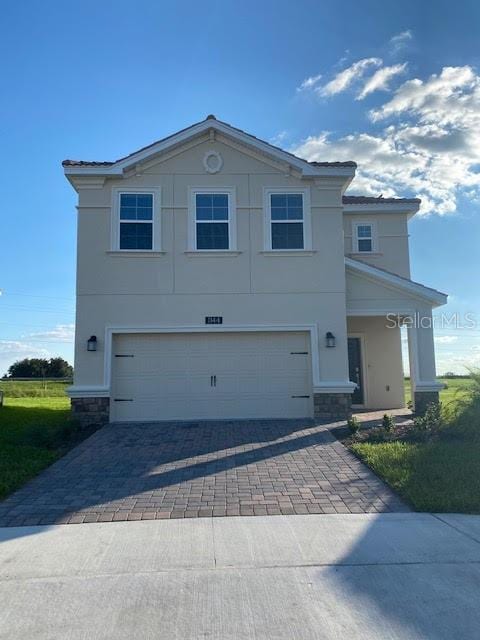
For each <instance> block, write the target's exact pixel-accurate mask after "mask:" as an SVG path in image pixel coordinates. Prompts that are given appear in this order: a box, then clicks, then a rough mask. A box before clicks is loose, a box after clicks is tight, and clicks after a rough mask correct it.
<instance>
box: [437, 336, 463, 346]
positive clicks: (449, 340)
mask: <svg viewBox="0 0 480 640" xmlns="http://www.w3.org/2000/svg"><path fill="white" fill-rule="evenodd" d="M457 340H458V337H457V336H435V342H438V344H453V343H454V342H457Z"/></svg>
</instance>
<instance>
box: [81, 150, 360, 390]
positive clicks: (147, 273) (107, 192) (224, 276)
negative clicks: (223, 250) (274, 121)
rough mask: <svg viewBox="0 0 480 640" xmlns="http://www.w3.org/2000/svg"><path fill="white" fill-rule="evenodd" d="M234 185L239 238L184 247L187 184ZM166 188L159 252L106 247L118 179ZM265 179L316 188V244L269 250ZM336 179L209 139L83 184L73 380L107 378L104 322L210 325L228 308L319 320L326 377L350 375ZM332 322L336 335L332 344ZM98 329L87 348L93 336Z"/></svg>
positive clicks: (286, 320)
mask: <svg viewBox="0 0 480 640" xmlns="http://www.w3.org/2000/svg"><path fill="white" fill-rule="evenodd" d="M207 150H216V151H218V152H219V153H220V154H221V155H222V158H223V168H222V171H221V172H220V173H218V174H216V175H209V174H207V173H206V172H205V170H204V167H203V157H204V155H205V152H206V151H207ZM232 186H235V187H236V204H237V237H238V241H237V249H238V251H239V252H240V253H239V255H234V256H228V257H217V256H215V257H206V256H200V257H199V256H195V257H193V256H191V255H189V254H188V253H186V251H187V249H188V245H187V224H188V188H189V187H212V188H215V187H232ZM119 187H121V188H135V187H138V188H140V187H141V188H160V189H161V201H162V210H161V219H160V224H161V236H162V246H161V249H162V250H163V251H164V252H165V253H164V254H162V255H156V256H154V257H141V256H134V257H126V256H124V255H122V256H119V255H115V254H112V253H109V250H110V249H111V224H112V218H111V215H112V213H111V202H112V189H115V188H119ZM264 187H286V188H288V187H301V188H309V189H310V198H311V213H312V237H313V241H312V245H313V246H312V250H313V252H312V253H311V255H307V254H303V255H292V256H287V257H285V256H271V255H264V254H263V253H262V251H263V249H264V242H263V235H264V230H263V226H264V212H263V198H264V195H263V189H264ZM343 255H344V251H343V214H342V207H341V181H339V180H337V181H336V182H335V180H332V179H331V178H329V179H321V178H316V182H315V183H314V182H313V180H302V179H300V178H297V177H294V176H292V175H286V173H285V170H284V171H280V170H279V169H278V168H275V167H273V166H271V165H270V164H269V163H268V162H265V163H264V162H261V161H259V160H258V159H256V158H252V157H249V156H247V155H245V154H243V153H240V152H239V151H238V150H236V149H232V148H230V147H229V146H228V145H226V144H224V143H222V142H218V141H215V142H212V141H210V140H208V141H205V142H203V143H201V144H199V145H197V146H195V147H194V148H191V149H188V150H185V151H183V152H182V153H181V154H179V155H177V156H175V157H173V158H171V159H169V160H166V161H164V162H158V161H157V162H151V163H149V165H148V166H147V168H146V169H145V170H144V171H143V170H142V173H141V175H134V174H132V175H131V177H127V178H125V179H123V180H120V179H109V180H108V181H107V182H106V183H105V185H104V187H103V188H95V189H91V188H87V189H81V190H80V194H79V213H78V277H77V294H78V302H77V337H76V357H75V385H76V386H77V385H103V384H104V383H105V380H104V366H103V364H104V363H103V358H104V353H103V349H104V335H105V328H106V327H107V326H115V327H118V326H126V327H144V326H150V327H161V326H179V325H181V326H187V325H197V326H198V325H203V324H204V322H205V316H207V315H221V316H223V318H224V326H226V325H229V326H239V325H262V324H264V325H269V324H270V325H273V324H275V325H278V324H292V325H298V324H301V325H310V324H312V325H313V324H315V325H317V327H318V335H319V338H320V340H319V347H318V354H312V357H313V358H315V357H317V359H318V362H319V369H320V379H321V380H322V381H331V380H332V381H337V382H338V381H346V380H348V370H347V356H346V353H347V351H346V348H347V342H346V319H345V317H346V314H345V269H344V263H343ZM327 331H331V332H333V333H334V334H335V335H336V337H337V347H336V348H335V349H325V347H324V335H325V333H326V332H327ZM91 334H95V335H97V336H98V338H99V350H98V351H97V352H96V353H87V351H86V340H87V339H88V337H89V336H90V335H91Z"/></svg>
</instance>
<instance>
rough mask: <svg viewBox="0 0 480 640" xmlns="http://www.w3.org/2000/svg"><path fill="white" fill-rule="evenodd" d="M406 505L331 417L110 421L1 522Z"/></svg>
mask: <svg viewBox="0 0 480 640" xmlns="http://www.w3.org/2000/svg"><path fill="white" fill-rule="evenodd" d="M381 511H383V512H385V511H408V508H407V507H406V505H404V504H403V503H402V502H401V500H400V499H399V498H398V497H397V496H396V495H395V494H394V493H393V492H392V491H391V490H390V489H389V488H388V487H387V486H386V485H385V484H384V483H383V482H382V481H381V480H379V479H378V478H377V477H376V476H375V475H374V474H373V473H372V472H371V471H369V470H368V469H367V468H366V467H365V466H364V465H363V464H362V463H361V462H360V461H359V460H357V458H355V457H354V456H353V455H352V454H351V453H350V452H349V451H348V450H347V449H345V447H344V446H343V445H342V444H341V443H340V442H338V441H336V440H335V439H334V438H333V436H332V435H331V434H330V433H329V431H328V430H327V429H326V428H325V426H318V425H317V426H312V425H310V424H308V422H305V421H303V422H300V421H292V420H285V421H281V420H280V421H279V420H276V421H246V422H244V421H231V422H211V423H154V424H152V423H149V424H121V425H119V424H116V425H115V424H112V425H108V426H106V427H104V428H103V429H101V430H100V431H97V433H95V434H94V435H93V436H92V437H90V438H89V439H88V440H85V441H84V442H83V443H82V444H81V445H79V446H78V447H76V448H75V449H73V450H72V451H71V452H70V453H68V454H67V455H66V456H65V457H64V458H62V459H61V460H59V461H58V462H57V463H55V464H54V465H53V466H51V467H50V468H49V469H47V470H46V471H44V472H43V473H42V474H41V475H40V476H38V477H37V478H36V479H35V480H33V481H32V482H30V483H29V484H28V485H26V486H25V487H24V488H22V489H20V491H17V493H15V494H14V495H12V496H11V497H10V498H8V499H7V500H5V501H4V502H3V503H2V504H1V505H0V526H13V525H17V526H18V525H32V524H53V523H80V522H109V521H117V520H146V519H155V518H186V517H199V516H200V517H201V516H225V515H227V516H229V515H269V514H305V513H366V512H381Z"/></svg>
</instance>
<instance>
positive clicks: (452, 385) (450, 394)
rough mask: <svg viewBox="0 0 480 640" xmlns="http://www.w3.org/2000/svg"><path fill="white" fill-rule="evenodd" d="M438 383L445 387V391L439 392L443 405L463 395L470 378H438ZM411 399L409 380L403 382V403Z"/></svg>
mask: <svg viewBox="0 0 480 640" xmlns="http://www.w3.org/2000/svg"><path fill="white" fill-rule="evenodd" d="M438 381H439V382H443V384H445V385H446V388H445V389H442V391H440V402H442V403H443V404H445V403H448V402H451V401H456V400H457V399H458V397H459V395H461V394H463V393H465V390H466V389H467V388H468V385H469V383H471V380H470V378H438ZM411 399H412V389H411V386H410V380H409V379H406V380H405V402H408V401H409V400H411Z"/></svg>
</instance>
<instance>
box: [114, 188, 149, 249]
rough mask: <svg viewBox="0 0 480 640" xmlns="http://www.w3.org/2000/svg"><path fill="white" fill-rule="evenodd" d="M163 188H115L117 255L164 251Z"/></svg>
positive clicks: (115, 246) (115, 244) (115, 242)
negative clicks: (162, 243)
mask: <svg viewBox="0 0 480 640" xmlns="http://www.w3.org/2000/svg"><path fill="white" fill-rule="evenodd" d="M160 195H161V189H160V188H153V189H142V188H132V189H130V188H123V189H122V188H116V187H114V188H113V189H112V212H111V245H110V250H111V251H113V252H116V251H124V252H125V253H132V254H133V253H134V252H150V253H152V254H153V253H158V252H161V248H160V247H161V219H160V211H161V207H160V204H161V203H160Z"/></svg>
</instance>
